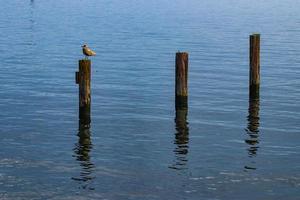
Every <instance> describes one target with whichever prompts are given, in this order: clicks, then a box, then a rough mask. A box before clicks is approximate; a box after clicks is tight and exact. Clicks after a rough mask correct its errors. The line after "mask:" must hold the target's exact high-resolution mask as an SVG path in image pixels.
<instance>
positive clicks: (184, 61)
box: [175, 52, 188, 108]
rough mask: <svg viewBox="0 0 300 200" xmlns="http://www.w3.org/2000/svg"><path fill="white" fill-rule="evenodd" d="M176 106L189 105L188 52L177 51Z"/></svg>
mask: <svg viewBox="0 0 300 200" xmlns="http://www.w3.org/2000/svg"><path fill="white" fill-rule="evenodd" d="M175 68H176V73H175V107H176V108H184V107H186V108H187V107H188V53H187V52H177V53H176V59H175Z"/></svg>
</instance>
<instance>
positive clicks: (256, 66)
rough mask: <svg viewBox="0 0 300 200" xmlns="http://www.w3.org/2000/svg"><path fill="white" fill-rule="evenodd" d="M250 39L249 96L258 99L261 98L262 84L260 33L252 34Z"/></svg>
mask: <svg viewBox="0 0 300 200" xmlns="http://www.w3.org/2000/svg"><path fill="white" fill-rule="evenodd" d="M249 39H250V41H249V42H250V51H249V60H250V70H249V96H250V98H252V99H253V98H254V99H256V98H259V86H260V34H252V35H250V38H249Z"/></svg>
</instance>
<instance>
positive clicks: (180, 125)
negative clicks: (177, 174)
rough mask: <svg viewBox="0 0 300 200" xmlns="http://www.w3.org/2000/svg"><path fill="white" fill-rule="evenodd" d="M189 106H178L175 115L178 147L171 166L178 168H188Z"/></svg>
mask: <svg viewBox="0 0 300 200" xmlns="http://www.w3.org/2000/svg"><path fill="white" fill-rule="evenodd" d="M187 114H188V109H187V107H184V108H176V117H175V128H176V133H175V140H174V144H176V148H175V150H174V153H175V156H176V159H175V163H174V164H173V165H172V166H171V167H170V168H172V169H176V170H184V169H187V162H188V159H187V154H188V149H189V146H188V143H189V127H188V122H187Z"/></svg>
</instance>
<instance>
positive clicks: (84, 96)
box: [76, 59, 91, 121]
mask: <svg viewBox="0 0 300 200" xmlns="http://www.w3.org/2000/svg"><path fill="white" fill-rule="evenodd" d="M76 83H77V84H78V85H79V118H80V119H85V120H87V119H88V121H90V114H91V61H90V60H86V59H84V60H79V71H78V72H76Z"/></svg>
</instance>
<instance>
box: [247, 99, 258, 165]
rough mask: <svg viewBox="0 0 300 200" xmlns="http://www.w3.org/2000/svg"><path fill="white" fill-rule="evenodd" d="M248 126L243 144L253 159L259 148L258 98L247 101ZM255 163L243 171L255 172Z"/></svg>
mask: <svg viewBox="0 0 300 200" xmlns="http://www.w3.org/2000/svg"><path fill="white" fill-rule="evenodd" d="M248 112H249V114H248V117H247V120H248V126H247V128H246V129H245V130H246V133H247V135H248V138H247V139H245V142H246V143H247V144H248V145H249V147H248V148H247V150H248V155H249V157H250V158H253V157H255V156H256V155H257V150H258V148H259V146H258V144H259V98H250V99H249V109H248ZM253 165H255V162H254V161H252V162H251V165H247V166H245V169H248V170H255V169H256V167H255V166H253Z"/></svg>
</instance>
